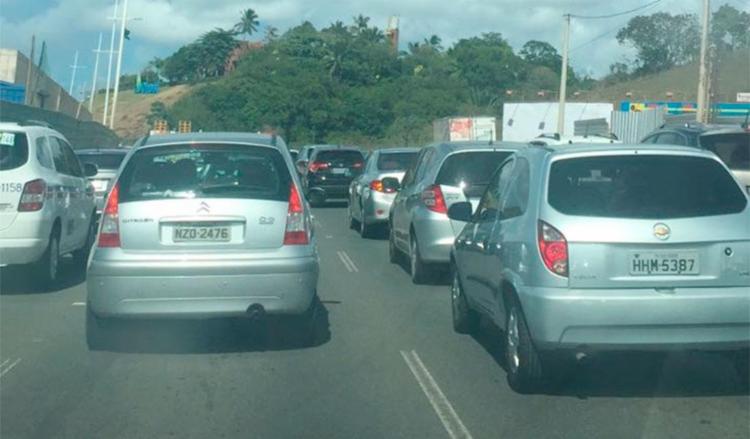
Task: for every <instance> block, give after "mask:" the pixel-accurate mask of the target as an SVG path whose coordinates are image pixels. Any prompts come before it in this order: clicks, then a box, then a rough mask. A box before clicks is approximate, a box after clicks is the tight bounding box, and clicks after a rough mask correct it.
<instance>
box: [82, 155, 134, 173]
mask: <svg viewBox="0 0 750 439" xmlns="http://www.w3.org/2000/svg"><path fill="white" fill-rule="evenodd" d="M124 158H125V152H124V151H123V152H122V153H103V154H79V155H78V159H79V160H80V161H81V163H91V164H94V165H96V167H97V168H99V169H118V168H119V167H120V163H122V159H124Z"/></svg>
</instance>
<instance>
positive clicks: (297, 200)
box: [284, 183, 310, 245]
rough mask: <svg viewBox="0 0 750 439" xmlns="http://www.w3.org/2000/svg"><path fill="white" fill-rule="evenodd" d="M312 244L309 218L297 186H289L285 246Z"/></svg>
mask: <svg viewBox="0 0 750 439" xmlns="http://www.w3.org/2000/svg"><path fill="white" fill-rule="evenodd" d="M309 243H310V235H309V233H308V227H307V218H306V217H305V209H304V207H303V206H302V197H300V196H299V191H298V190H297V186H295V185H294V183H292V184H291V185H290V186H289V209H288V210H287V214H286V230H285V231H284V245H307V244H309Z"/></svg>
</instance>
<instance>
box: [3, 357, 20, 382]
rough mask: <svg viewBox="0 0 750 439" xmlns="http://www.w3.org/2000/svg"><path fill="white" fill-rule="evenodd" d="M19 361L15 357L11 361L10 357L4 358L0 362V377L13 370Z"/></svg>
mask: <svg viewBox="0 0 750 439" xmlns="http://www.w3.org/2000/svg"><path fill="white" fill-rule="evenodd" d="M20 362H21V359H20V358H16V360H15V361H13V362H12V363H11V362H10V359H6V360H5V361H3V362H2V364H0V378H2V377H4V376H5V374H6V373H8V372H10V371H11V370H13V368H14V367H16V366H17V365H18V363H20ZM8 363H10V364H8Z"/></svg>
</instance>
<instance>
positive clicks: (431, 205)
mask: <svg viewBox="0 0 750 439" xmlns="http://www.w3.org/2000/svg"><path fill="white" fill-rule="evenodd" d="M422 203H424V205H425V206H426V207H427V208H428V209H430V210H431V211H433V212H436V213H448V207H447V206H446V204H445V197H443V190H442V189H440V185H437V184H434V185H432V186H430V187H428V188H427V189H425V190H423V191H422Z"/></svg>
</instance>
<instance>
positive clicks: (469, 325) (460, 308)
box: [451, 268, 480, 334]
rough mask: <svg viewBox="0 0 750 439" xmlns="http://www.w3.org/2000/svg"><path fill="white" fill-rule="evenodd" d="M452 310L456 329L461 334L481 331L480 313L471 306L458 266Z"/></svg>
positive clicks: (454, 277)
mask: <svg viewBox="0 0 750 439" xmlns="http://www.w3.org/2000/svg"><path fill="white" fill-rule="evenodd" d="M451 311H452V316H453V330H454V331H456V332H457V333H459V334H476V333H478V332H479V320H480V318H479V314H478V313H477V312H476V311H474V310H473V309H471V306H469V300H468V299H467V298H466V294H465V293H464V290H463V287H462V286H461V277H460V276H459V274H458V269H457V268H454V269H453V282H452V283H451Z"/></svg>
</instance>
